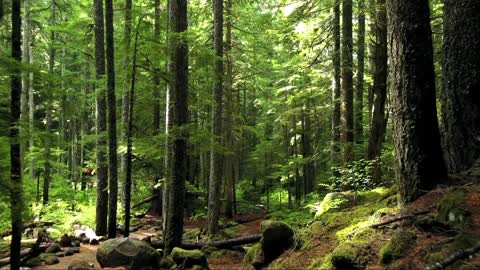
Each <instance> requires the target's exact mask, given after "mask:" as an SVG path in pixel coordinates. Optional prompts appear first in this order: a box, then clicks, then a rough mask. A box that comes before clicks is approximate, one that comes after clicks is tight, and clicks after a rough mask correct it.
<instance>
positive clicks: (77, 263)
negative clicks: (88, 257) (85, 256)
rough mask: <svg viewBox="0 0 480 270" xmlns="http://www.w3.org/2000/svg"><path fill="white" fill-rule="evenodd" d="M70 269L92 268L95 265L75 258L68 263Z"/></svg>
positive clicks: (82, 269)
mask: <svg viewBox="0 0 480 270" xmlns="http://www.w3.org/2000/svg"><path fill="white" fill-rule="evenodd" d="M67 269H68V270H91V269H93V267H91V265H90V264H89V263H88V262H86V261H83V260H79V259H75V260H73V261H71V262H70V264H69V265H68V268H67Z"/></svg>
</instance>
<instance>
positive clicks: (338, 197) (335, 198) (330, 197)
mask: <svg viewBox="0 0 480 270" xmlns="http://www.w3.org/2000/svg"><path fill="white" fill-rule="evenodd" d="M348 201H349V199H348V197H347V196H346V193H341V192H332V193H328V194H327V195H325V198H323V200H322V202H321V203H320V204H319V205H318V206H316V207H315V208H316V213H315V218H319V217H321V216H322V215H323V214H325V213H327V212H329V211H338V210H340V209H342V208H343V207H344V206H345V205H346V204H347V203H348Z"/></svg>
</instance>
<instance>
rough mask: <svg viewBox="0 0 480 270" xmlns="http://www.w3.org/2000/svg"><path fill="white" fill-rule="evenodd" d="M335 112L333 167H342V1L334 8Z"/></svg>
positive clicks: (336, 3)
mask: <svg viewBox="0 0 480 270" xmlns="http://www.w3.org/2000/svg"><path fill="white" fill-rule="evenodd" d="M333 16H334V18H333V39H334V50H333V101H332V102H333V112H332V149H331V160H332V165H333V166H339V165H340V158H339V156H340V117H341V103H340V102H341V100H340V99H341V86H340V67H341V65H340V56H341V51H340V0H335V3H334V6H333Z"/></svg>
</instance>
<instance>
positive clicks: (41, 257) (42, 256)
mask: <svg viewBox="0 0 480 270" xmlns="http://www.w3.org/2000/svg"><path fill="white" fill-rule="evenodd" d="M50 256H56V255H55V253H42V254H40V255H39V256H38V258H40V260H41V261H42V262H44V261H45V259H46V258H47V257H50Z"/></svg>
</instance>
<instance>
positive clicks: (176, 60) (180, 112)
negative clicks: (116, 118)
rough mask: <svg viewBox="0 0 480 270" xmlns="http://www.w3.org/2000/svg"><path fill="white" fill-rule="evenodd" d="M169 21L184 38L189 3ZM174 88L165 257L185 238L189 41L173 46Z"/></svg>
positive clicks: (177, 4) (173, 6)
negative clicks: (174, 133)
mask: <svg viewBox="0 0 480 270" xmlns="http://www.w3.org/2000/svg"><path fill="white" fill-rule="evenodd" d="M169 9H170V12H169V18H170V24H171V27H172V32H173V33H175V34H177V35H178V34H184V33H185V31H187V28H188V24H187V1H186V0H172V1H171V2H170V6H169ZM170 46H171V47H170V49H171V55H170V56H171V58H170V72H171V74H172V80H171V82H170V84H171V85H170V88H171V90H172V91H171V93H172V96H171V97H170V98H171V99H172V100H171V103H172V104H174V112H173V114H172V116H173V117H172V119H171V120H172V126H173V127H175V128H176V129H177V130H180V132H179V133H180V134H178V136H175V138H173V141H172V162H171V179H170V183H171V188H170V197H169V201H170V202H169V204H168V216H167V219H168V221H167V231H166V234H165V253H164V254H165V255H168V254H170V252H171V251H172V249H173V248H174V247H177V246H180V245H181V243H182V235H183V217H184V207H185V182H186V176H187V174H186V172H187V168H186V165H187V158H188V156H187V134H186V132H187V131H186V130H185V125H186V124H187V122H188V44H187V42H186V40H184V39H180V38H175V39H173V40H171V43H170Z"/></svg>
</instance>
